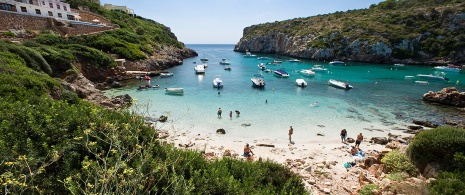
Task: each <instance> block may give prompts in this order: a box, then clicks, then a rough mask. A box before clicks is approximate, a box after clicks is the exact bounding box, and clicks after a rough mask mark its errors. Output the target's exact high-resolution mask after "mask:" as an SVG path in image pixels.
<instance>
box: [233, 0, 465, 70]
mask: <svg viewBox="0 0 465 195" xmlns="http://www.w3.org/2000/svg"><path fill="white" fill-rule="evenodd" d="M387 2H390V3H391V4H388V3H387ZM440 2H442V3H438V2H436V1H423V2H417V1H415V0H403V1H397V3H396V1H386V2H381V3H380V4H378V5H372V6H371V7H370V8H369V9H363V10H353V11H348V12H336V13H334V14H328V15H318V16H313V17H308V18H296V19H292V20H286V21H281V22H274V23H266V24H259V25H253V26H250V27H246V28H245V29H244V31H243V37H242V38H241V40H240V41H239V42H238V43H237V45H236V46H235V48H234V51H238V52H245V51H247V50H248V51H250V52H255V53H270V54H280V55H287V56H291V57H296V58H303V59H319V60H332V59H336V58H337V59H340V60H345V61H358V62H374V63H408V64H445V63H462V62H465V44H464V43H463V42H464V41H465V36H464V35H463V33H461V32H464V31H465V13H462V11H463V10H464V7H465V4H464V3H462V2H460V3H454V2H452V1H447V0H445V1H440Z"/></svg>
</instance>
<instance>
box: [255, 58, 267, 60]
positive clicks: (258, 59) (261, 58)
mask: <svg viewBox="0 0 465 195" xmlns="http://www.w3.org/2000/svg"><path fill="white" fill-rule="evenodd" d="M268 59H269V58H268V57H258V58H257V60H268Z"/></svg>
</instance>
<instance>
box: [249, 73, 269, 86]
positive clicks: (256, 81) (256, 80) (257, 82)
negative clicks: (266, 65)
mask: <svg viewBox="0 0 465 195" xmlns="http://www.w3.org/2000/svg"><path fill="white" fill-rule="evenodd" d="M250 80H252V85H253V86H254V87H260V88H263V87H265V85H266V84H265V80H264V79H263V76H262V75H260V74H256V75H254V77H253V78H252V79H250Z"/></svg>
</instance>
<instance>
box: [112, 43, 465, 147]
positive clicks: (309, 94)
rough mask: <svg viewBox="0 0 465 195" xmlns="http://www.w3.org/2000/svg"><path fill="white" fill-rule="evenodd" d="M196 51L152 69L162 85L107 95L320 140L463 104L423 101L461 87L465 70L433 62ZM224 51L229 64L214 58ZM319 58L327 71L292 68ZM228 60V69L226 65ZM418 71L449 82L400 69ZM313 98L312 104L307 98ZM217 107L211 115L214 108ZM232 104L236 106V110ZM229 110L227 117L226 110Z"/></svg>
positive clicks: (142, 109) (187, 116)
mask: <svg viewBox="0 0 465 195" xmlns="http://www.w3.org/2000/svg"><path fill="white" fill-rule="evenodd" d="M186 46H187V47H189V48H191V49H194V50H195V51H196V52H197V53H198V54H199V56H198V57H195V58H190V59H185V60H184V62H183V65H180V66H176V67H174V68H171V69H169V71H170V72H173V73H174V76H172V77H153V78H152V81H151V83H152V85H155V84H159V85H160V86H161V88H160V89H150V90H136V89H137V86H139V85H143V84H144V83H143V82H144V81H139V80H133V81H129V82H127V83H125V84H126V87H124V88H121V89H111V90H107V91H105V94H106V95H108V96H116V95H122V94H129V95H130V96H131V97H133V98H135V99H137V100H136V105H135V106H133V107H132V109H134V110H135V111H137V112H138V113H140V114H142V115H145V116H152V117H159V116H160V115H165V116H168V119H169V120H168V122H166V123H158V124H157V126H158V127H159V128H161V129H168V130H171V131H176V132H185V131H189V132H195V133H198V134H209V133H214V132H215V131H216V129H219V128H223V129H225V130H226V131H227V134H226V136H231V137H239V138H240V137H243V138H244V139H246V138H253V139H260V138H262V139H287V130H288V129H289V126H293V128H294V129H295V132H294V136H295V137H296V138H295V139H296V140H297V141H299V140H318V139H320V138H319V137H317V136H316V134H317V133H319V132H322V133H324V134H325V135H329V136H334V137H335V138H336V139H337V138H338V135H339V131H340V130H341V129H343V128H346V129H347V130H348V132H349V137H350V136H352V137H353V136H354V135H355V134H358V133H359V132H363V133H364V134H365V135H367V136H383V135H385V134H387V132H391V133H394V134H396V133H399V132H401V131H400V130H399V129H405V128H406V126H408V125H411V122H412V120H414V119H416V120H428V121H433V122H435V123H439V124H442V119H443V118H448V119H452V120H461V119H463V118H464V113H463V112H458V111H457V109H455V108H451V107H447V106H440V105H433V104H429V103H425V102H423V101H422V96H423V94H425V93H427V92H428V91H439V90H441V89H443V88H444V87H456V88H457V89H458V90H460V91H464V90H465V86H464V84H463V82H465V79H464V78H465V74H462V73H449V72H437V71H434V70H433V69H432V68H433V67H431V66H409V65H407V66H405V67H394V66H393V65H386V64H368V63H353V62H347V65H346V66H335V65H329V64H328V62H327V61H312V60H301V61H300V62H289V61H287V60H290V59H291V58H290V57H286V56H279V55H270V54H268V55H264V54H256V55H257V57H267V58H268V59H267V60H259V59H257V57H254V58H245V57H244V56H243V55H244V53H240V52H234V51H233V48H234V45H230V44H229V45H219V44H218V45H215V44H209V45H202V44H195V45H186ZM204 57H205V58H208V59H209V62H208V68H207V69H206V73H205V74H204V75H197V74H195V72H194V67H195V66H196V65H198V64H201V62H200V58H204ZM222 59H227V60H229V61H230V62H231V65H220V64H219V62H220V61H221V60H222ZM271 60H281V61H283V62H282V64H280V65H266V66H267V68H268V69H271V70H276V69H280V68H285V69H286V71H287V72H288V73H289V74H290V77H289V78H279V77H277V76H275V75H273V73H272V72H271V73H266V72H264V71H261V70H259V69H258V66H257V65H258V63H266V62H269V61H271ZM315 64H319V65H323V66H324V67H325V68H327V69H328V72H322V73H320V72H317V73H316V75H315V76H314V77H306V76H303V75H302V74H300V73H298V70H301V69H309V68H311V67H312V66H313V65H315ZM226 66H229V67H231V69H232V70H231V71H227V70H224V67H226ZM254 74H261V75H263V77H264V79H265V82H266V86H265V88H264V89H257V88H254V87H252V82H251V80H250V79H251V78H252V77H253V76H254ZM417 74H434V75H443V76H446V77H447V78H449V79H450V81H449V82H434V81H429V83H428V84H416V83H415V81H416V80H417V79H406V78H405V76H415V75H417ZM218 75H220V76H221V79H222V80H223V82H224V87H223V88H221V89H217V88H213V79H214V78H215V77H216V76H218ZM298 78H303V79H305V81H306V82H307V83H308V86H307V87H305V88H301V87H298V86H297V85H296V83H295V80H296V79H298ZM329 79H337V80H341V81H344V82H348V83H350V84H351V85H352V86H353V87H354V88H353V89H351V90H342V89H337V88H334V87H331V86H328V80H329ZM166 87H182V88H184V95H169V94H166V93H165V91H164V90H163V88H166ZM315 102H318V104H316V105H313V104H314V103H315ZM218 108H221V109H222V110H223V114H222V117H221V118H218V117H217V110H218ZM235 110H239V111H240V113H241V114H240V115H239V116H236V114H235V112H234V111H235ZM230 111H232V112H233V117H232V118H230V117H229V112H230Z"/></svg>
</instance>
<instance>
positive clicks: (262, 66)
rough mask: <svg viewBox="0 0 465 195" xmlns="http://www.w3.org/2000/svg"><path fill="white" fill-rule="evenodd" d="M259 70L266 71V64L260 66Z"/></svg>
mask: <svg viewBox="0 0 465 195" xmlns="http://www.w3.org/2000/svg"><path fill="white" fill-rule="evenodd" d="M258 69H260V70H266V66H265V64H264V63H260V64H258Z"/></svg>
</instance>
